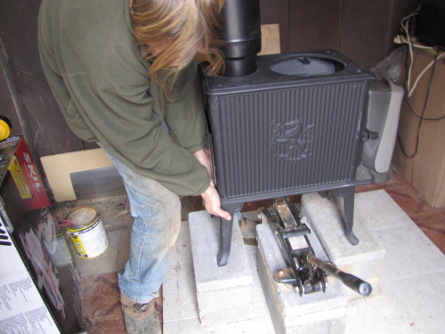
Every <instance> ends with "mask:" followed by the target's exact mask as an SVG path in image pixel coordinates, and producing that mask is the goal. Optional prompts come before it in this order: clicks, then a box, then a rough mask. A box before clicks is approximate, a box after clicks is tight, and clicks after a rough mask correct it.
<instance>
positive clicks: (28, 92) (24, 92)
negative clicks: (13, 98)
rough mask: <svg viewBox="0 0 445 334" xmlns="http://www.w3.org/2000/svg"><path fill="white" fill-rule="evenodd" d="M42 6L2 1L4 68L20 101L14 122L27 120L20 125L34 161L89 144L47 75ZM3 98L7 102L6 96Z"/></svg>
mask: <svg viewBox="0 0 445 334" xmlns="http://www.w3.org/2000/svg"><path fill="white" fill-rule="evenodd" d="M39 6H40V1H35V0H14V1H0V29H1V33H2V35H1V38H2V41H3V44H4V50H5V54H6V57H7V64H5V65H4V66H6V67H7V68H4V70H9V72H10V74H11V77H10V80H11V81H12V82H10V84H11V85H12V86H14V87H15V89H16V92H17V94H18V96H17V98H18V99H19V100H20V104H19V106H18V107H19V108H17V109H15V110H14V113H16V114H17V115H18V114H20V117H18V116H16V117H15V121H14V123H16V122H17V120H18V119H19V118H20V119H21V120H22V121H23V122H24V123H25V124H22V125H21V127H22V130H24V131H23V134H26V139H27V141H28V143H29V146H30V148H31V150H32V151H33V153H34V155H35V156H36V157H35V160H38V158H39V157H40V156H44V155H50V154H55V153H62V152H68V151H75V150H82V149H84V148H85V147H86V146H88V145H84V144H83V142H82V141H81V140H79V139H78V138H77V137H75V136H74V134H73V133H72V132H71V130H69V128H68V126H67V125H66V123H65V121H64V119H63V116H62V114H61V113H60V111H59V108H58V106H57V105H56V103H55V100H54V98H53V96H52V93H51V91H50V89H49V86H48V84H47V82H46V79H45V77H44V74H43V71H42V68H41V65H40V58H39V54H38V49H37V17H38V9H39ZM7 93H8V92H7ZM2 94H3V92H2ZM0 101H2V103H7V98H5V99H3V98H2V100H0ZM1 107H3V105H2V106H1ZM8 108H10V107H8ZM9 110H10V109H9ZM10 112H11V110H10ZM13 126H14V127H18V124H13Z"/></svg>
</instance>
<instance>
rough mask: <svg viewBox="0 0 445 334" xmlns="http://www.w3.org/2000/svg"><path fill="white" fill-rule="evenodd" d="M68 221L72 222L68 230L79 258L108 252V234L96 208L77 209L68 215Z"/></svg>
mask: <svg viewBox="0 0 445 334" xmlns="http://www.w3.org/2000/svg"><path fill="white" fill-rule="evenodd" d="M66 220H68V221H71V222H72V224H70V226H67V228H66V230H67V232H68V234H69V236H70V239H71V242H72V243H73V246H74V249H75V250H76V253H77V254H78V255H79V256H81V257H84V258H92V257H96V256H99V255H101V254H102V253H104V252H105V251H106V250H107V248H108V244H109V242H108V238H107V233H106V231H105V228H104V225H103V223H102V221H101V220H100V218H99V213H98V212H97V210H96V209H95V208H92V207H80V208H77V209H75V210H73V211H71V212H70V213H69V214H68V215H67V217H66Z"/></svg>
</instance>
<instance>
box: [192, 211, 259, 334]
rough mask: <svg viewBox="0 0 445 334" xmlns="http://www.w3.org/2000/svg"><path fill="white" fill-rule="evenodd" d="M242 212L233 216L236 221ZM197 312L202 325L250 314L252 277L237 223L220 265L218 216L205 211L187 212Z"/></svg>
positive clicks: (236, 318) (233, 320)
mask: <svg viewBox="0 0 445 334" xmlns="http://www.w3.org/2000/svg"><path fill="white" fill-rule="evenodd" d="M240 218H241V215H238V217H237V218H236V219H235V221H238V220H239V219H240ZM189 225H190V240H191V249H192V258H193V268H194V273H195V279H196V293H197V300H198V313H199V318H200V320H201V323H202V325H204V326H210V325H214V324H218V323H228V322H236V321H240V320H245V319H250V318H252V317H253V311H252V309H253V308H252V304H253V299H252V295H253V290H252V289H253V288H252V287H253V277H252V273H251V270H250V265H249V260H248V255H247V252H246V249H245V247H244V242H243V239H242V236H241V232H240V230H239V226H238V224H236V223H235V224H234V226H233V231H232V246H231V253H230V257H229V260H228V263H227V265H226V266H223V267H219V266H218V264H217V260H216V257H217V254H218V249H219V219H218V218H216V217H215V218H211V217H210V216H209V214H208V213H207V212H205V211H198V212H193V213H191V214H190V215H189Z"/></svg>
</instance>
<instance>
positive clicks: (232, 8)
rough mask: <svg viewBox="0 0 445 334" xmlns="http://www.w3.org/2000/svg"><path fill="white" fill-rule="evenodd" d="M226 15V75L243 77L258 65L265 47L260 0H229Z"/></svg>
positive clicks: (225, 10) (224, 12) (225, 9)
mask: <svg viewBox="0 0 445 334" xmlns="http://www.w3.org/2000/svg"><path fill="white" fill-rule="evenodd" d="M223 17H224V41H225V45H224V54H225V56H226V70H225V76H228V77H242V76H245V75H248V74H252V73H254V72H255V71H256V69H257V61H256V56H257V53H258V52H260V51H261V27H260V5H259V1H258V0H226V4H225V6H224V9H223Z"/></svg>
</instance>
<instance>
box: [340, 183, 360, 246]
mask: <svg viewBox="0 0 445 334" xmlns="http://www.w3.org/2000/svg"><path fill="white" fill-rule="evenodd" d="M335 192H336V194H337V195H338V196H341V197H343V205H344V216H343V220H344V223H345V235H346V238H347V239H348V241H349V242H350V243H351V244H352V245H357V244H358V243H359V240H358V238H357V237H356V236H355V234H354V232H353V231H352V226H353V224H354V194H355V187H354V186H352V187H346V188H339V189H336V190H335Z"/></svg>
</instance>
